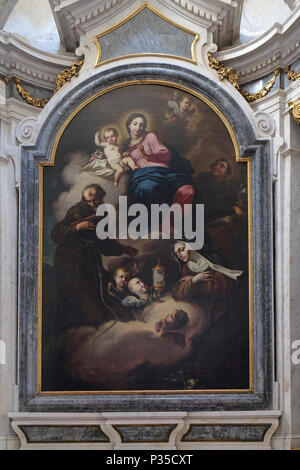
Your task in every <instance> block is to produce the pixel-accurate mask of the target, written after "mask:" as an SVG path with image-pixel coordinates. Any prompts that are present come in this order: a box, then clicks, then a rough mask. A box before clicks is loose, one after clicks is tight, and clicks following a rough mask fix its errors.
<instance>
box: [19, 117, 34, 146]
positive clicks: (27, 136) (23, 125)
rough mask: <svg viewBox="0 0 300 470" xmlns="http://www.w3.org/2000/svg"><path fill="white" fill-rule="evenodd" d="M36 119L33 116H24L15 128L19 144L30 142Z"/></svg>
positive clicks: (32, 139)
mask: <svg viewBox="0 0 300 470" xmlns="http://www.w3.org/2000/svg"><path fill="white" fill-rule="evenodd" d="M36 126H37V119H36V118H35V117H33V116H29V117H26V118H24V119H23V120H22V121H21V122H19V124H18V126H17V128H16V138H17V140H18V142H20V143H21V144H31V143H32V142H33V141H34V138H35V135H36Z"/></svg>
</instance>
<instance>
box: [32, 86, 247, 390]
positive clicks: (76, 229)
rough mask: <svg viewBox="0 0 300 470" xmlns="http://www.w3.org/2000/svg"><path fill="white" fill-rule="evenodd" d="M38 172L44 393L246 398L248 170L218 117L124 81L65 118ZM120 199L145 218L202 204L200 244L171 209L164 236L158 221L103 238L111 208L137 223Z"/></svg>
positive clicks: (159, 89)
mask: <svg viewBox="0 0 300 470" xmlns="http://www.w3.org/2000/svg"><path fill="white" fill-rule="evenodd" d="M40 166H41V171H42V176H43V185H42V188H41V192H40V205H41V207H42V211H41V217H40V226H41V230H40V234H41V236H40V311H39V316H40V359H39V360H40V377H39V392H40V393H42V394H44V393H45V394H47V393H54V392H55V393H63V392H64V393H72V392H87V393H89V392H92V393H100V394H101V393H107V392H113V393H115V392H120V393H132V392H136V393H147V392H148V393H157V392H159V393H162V392H165V391H167V392H168V393H175V392H176V393H178V392H184V393H191V392H192V393H196V392H199V393H203V392H205V393H207V392H211V391H216V392H218V391H220V392H222V391H223V392H224V391H227V392H230V391H232V392H238V391H249V390H251V387H252V371H251V350H252V349H251V344H252V343H251V342H252V337H251V328H250V325H251V321H252V312H251V302H250V300H249V299H250V298H251V295H250V294H251V278H250V277H251V276H250V275H249V273H250V274H251V238H250V236H249V220H250V209H251V208H250V204H249V203H248V201H249V199H248V194H249V181H250V179H249V171H250V162H247V161H245V160H243V159H241V158H240V156H239V152H238V146H237V143H236V141H235V137H234V134H233V131H232V130H231V128H230V125H229V124H228V123H227V121H226V119H225V117H224V116H223V115H222V114H221V113H220V112H219V111H218V109H217V108H215V107H214V106H213V105H212V104H211V103H209V102H208V100H207V99H205V98H204V97H203V96H201V95H200V94H199V93H196V92H195V91H192V90H190V89H188V88H186V87H183V86H180V85H176V86H175V85H174V84H173V85H172V84H171V83H162V82H161V83H158V82H156V83H154V82H151V81H150V80H149V81H148V82H147V81H146V80H145V81H144V82H143V83H142V82H136V83H134V82H131V83H127V84H126V83H123V84H119V85H118V86H113V87H111V88H109V89H106V90H105V91H102V92H99V93H98V94H96V95H94V96H93V97H92V98H89V99H88V100H87V101H86V102H85V103H84V104H83V105H81V106H80V108H78V109H77V110H76V112H74V113H73V114H72V116H71V117H69V119H68V121H67V122H66V123H65V125H64V127H63V129H62V130H61V132H60V135H59V137H58V138H57V141H56V144H55V146H54V150H53V152H52V160H51V162H50V163H43V164H41V165H40ZM124 196H126V197H127V199H126V201H127V207H129V208H130V207H131V206H132V205H133V204H136V205H138V204H142V205H143V206H144V207H146V208H148V209H149V213H150V210H151V206H152V205H153V204H168V205H172V204H178V205H179V206H182V207H183V205H184V204H189V207H190V208H191V209H190V210H191V211H194V210H195V207H196V206H197V204H204V230H203V233H204V243H203V246H202V247H201V249H199V250H197V249H196V250H194V249H191V248H190V246H189V243H188V241H187V240H186V238H185V237H184V234H180V237H179V236H178V234H177V233H176V224H175V218H176V214H174V216H173V219H172V221H171V226H170V230H169V232H168V233H169V235H170V236H169V237H164V238H163V237H161V236H160V235H161V233H163V232H164V219H163V217H162V218H161V220H160V223H159V226H158V227H157V232H158V234H156V235H153V227H152V228H151V227H148V226H147V227H148V228H147V230H145V232H144V233H143V236H142V237H140V238H139V239H131V238H130V237H129V236H122V235H121V236H120V230H119V232H118V234H119V235H118V236H116V237H115V239H112V238H111V239H106V240H101V239H99V237H98V236H97V232H96V227H97V223H98V222H99V217H97V209H98V207H99V206H100V205H101V204H102V203H103V202H104V203H109V204H111V205H112V206H113V207H115V209H116V213H117V214H118V216H119V219H118V220H119V221H120V224H123V226H122V227H119V229H121V228H122V229H123V232H124V223H123V222H122V221H124V220H125V223H126V220H127V223H130V221H131V219H130V217H129V219H128V218H127V219H126V217H125V216H126V214H125V212H124V207H123V206H122V205H121V203H120V201H123V199H122V197H124ZM120 198H121V199H120ZM122 217H123V218H122ZM124 217H125V219H124ZM172 223H173V225H172ZM200 229H201V227H200V226H197V221H196V223H195V226H194V231H195V233H197V230H198V231H200ZM125 233H126V230H125Z"/></svg>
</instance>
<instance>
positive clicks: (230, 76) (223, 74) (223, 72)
mask: <svg viewBox="0 0 300 470" xmlns="http://www.w3.org/2000/svg"><path fill="white" fill-rule="evenodd" d="M208 60H209V65H210V67H211V68H213V69H214V70H217V72H218V75H219V78H220V80H224V78H226V79H227V80H228V81H229V82H230V83H231V84H232V85H233V86H234V87H235V88H236V89H237V90H238V91H239V92H240V93H241V95H242V96H243V97H244V98H245V99H246V100H247V101H248V102H252V101H256V100H258V99H259V98H262V97H263V96H266V95H267V94H268V93H269V91H270V90H271V88H272V87H273V85H274V83H275V81H276V77H277V75H278V74H279V69H276V70H275V71H274V73H273V77H272V78H270V80H269V81H268V83H266V85H265V86H264V87H263V88H262V89H261V90H260V91H258V92H256V93H253V94H252V93H248V91H245V90H243V89H242V88H241V86H240V84H239V81H238V80H239V75H238V73H237V72H236V71H235V70H234V69H232V68H228V67H225V65H222V64H221V63H220V62H219V61H218V60H217V59H216V58H215V57H213V56H212V55H211V54H208Z"/></svg>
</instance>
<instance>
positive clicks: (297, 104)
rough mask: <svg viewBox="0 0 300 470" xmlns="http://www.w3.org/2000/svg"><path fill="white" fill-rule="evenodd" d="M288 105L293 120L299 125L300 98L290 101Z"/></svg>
mask: <svg viewBox="0 0 300 470" xmlns="http://www.w3.org/2000/svg"><path fill="white" fill-rule="evenodd" d="M288 105H289V108H290V110H291V112H292V114H293V117H294V119H295V121H296V122H297V123H298V124H299V125H300V98H298V99H297V100H296V101H290V102H289V103H288Z"/></svg>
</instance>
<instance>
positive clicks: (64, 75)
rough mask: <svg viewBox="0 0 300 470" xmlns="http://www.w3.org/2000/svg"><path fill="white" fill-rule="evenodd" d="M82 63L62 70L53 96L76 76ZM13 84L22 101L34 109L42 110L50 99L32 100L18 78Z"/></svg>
mask: <svg viewBox="0 0 300 470" xmlns="http://www.w3.org/2000/svg"><path fill="white" fill-rule="evenodd" d="M83 62H84V60H81V61H80V62H78V63H76V62H74V64H73V65H72V67H70V68H69V69H65V70H63V71H62V72H61V73H60V74H58V75H57V79H56V88H55V90H54V92H53V93H54V94H55V93H57V92H58V90H60V88H61V87H62V86H63V85H64V84H65V83H67V82H70V81H71V79H72V77H74V76H75V77H77V76H78V73H79V71H80V69H81V67H82V65H83ZM4 79H7V77H4ZM7 80H8V79H7ZM6 83H7V82H6ZM15 84H16V87H17V90H18V92H19V95H20V96H21V97H22V98H23V100H25V101H27V103H28V104H30V105H31V106H35V107H36V108H44V107H45V106H46V104H47V103H48V102H49V101H50V99H51V98H52V97H51V96H48V97H47V98H43V99H42V100H40V99H38V98H33V97H32V96H31V94H30V93H29V92H28V91H26V90H25V89H24V88H23V87H22V85H21V80H20V78H17V77H15Z"/></svg>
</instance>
